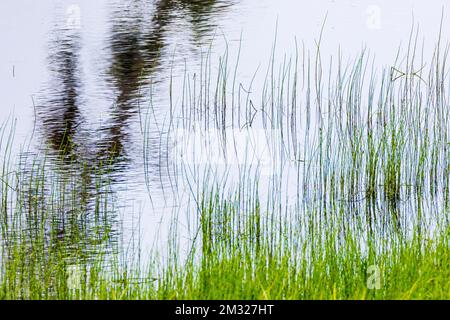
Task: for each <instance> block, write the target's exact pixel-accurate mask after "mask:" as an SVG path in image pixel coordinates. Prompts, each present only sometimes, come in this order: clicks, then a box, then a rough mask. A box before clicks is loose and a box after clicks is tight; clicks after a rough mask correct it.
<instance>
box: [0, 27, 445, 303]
mask: <svg viewBox="0 0 450 320" xmlns="http://www.w3.org/2000/svg"><path fill="white" fill-rule="evenodd" d="M417 47H418V42H417V36H416V34H415V33H414V32H413V33H412V35H411V38H410V41H409V43H408V46H407V48H406V54H404V56H402V51H401V50H399V53H398V55H397V58H396V59H395V61H394V63H393V65H392V66H387V67H385V68H382V69H381V70H379V69H377V68H376V66H375V63H374V62H373V59H372V57H371V56H370V54H369V53H368V52H367V50H363V51H362V52H361V54H360V55H359V56H358V57H357V58H356V59H355V60H353V61H350V62H348V63H344V62H343V59H342V53H341V51H339V52H338V55H337V58H333V57H331V58H330V59H329V60H328V61H325V60H324V59H323V55H322V53H321V52H320V41H319V42H318V46H317V48H316V49H315V50H314V51H313V52H307V51H306V49H305V48H304V47H302V48H299V47H298V45H297V46H296V52H295V55H294V57H291V58H289V57H287V56H284V58H283V61H282V62H281V63H280V64H279V67H277V62H276V59H275V56H276V54H275V49H276V46H275V45H274V47H273V52H272V55H271V61H270V63H269V66H268V68H267V71H266V74H265V78H263V81H262V86H260V87H258V84H257V83H256V82H257V81H256V79H258V72H256V73H255V74H254V75H253V77H252V79H251V81H250V83H249V84H248V85H247V86H245V85H244V84H243V83H240V82H238V79H237V69H238V63H239V54H238V57H237V58H236V65H235V67H234V68H232V69H231V70H230V69H229V65H230V64H231V62H230V61H231V60H232V59H231V57H230V56H229V52H228V51H227V52H226V54H225V56H224V57H221V58H220V59H219V61H218V68H217V69H214V68H213V67H212V65H213V61H212V53H211V51H210V50H208V51H207V53H206V54H205V55H206V57H205V56H203V55H202V57H203V60H202V62H201V66H200V71H199V73H194V74H193V75H192V74H190V73H189V72H188V71H187V70H186V72H185V74H184V78H183V81H182V87H181V88H179V91H178V89H177V87H176V85H175V81H174V80H173V79H172V78H171V80H170V85H169V99H168V106H169V107H168V113H169V114H168V118H164V121H162V122H160V121H159V120H158V119H157V117H156V116H155V105H154V103H155V102H154V99H153V97H152V98H151V99H150V107H149V108H148V110H141V111H140V116H141V120H142V133H143V139H144V153H143V157H144V162H145V166H144V167H145V178H146V182H147V184H148V188H149V193H151V191H150V190H151V188H152V186H151V185H150V184H151V181H154V180H151V179H149V172H148V171H149V166H150V164H149V159H150V158H151V155H150V153H151V152H158V151H159V152H160V153H162V152H165V151H167V150H169V149H171V145H170V144H171V137H173V135H174V134H175V132H176V131H177V130H178V129H181V130H182V133H183V134H184V136H186V137H188V136H189V135H190V134H192V133H193V132H194V131H195V130H198V129H199V128H200V129H201V130H202V132H203V133H205V135H206V136H208V135H209V137H212V136H213V135H214V139H215V140H214V141H215V142H216V144H215V145H208V144H203V145H197V146H196V147H197V148H201V151H202V152H203V153H204V154H207V153H208V152H207V151H208V148H212V153H215V154H219V155H220V156H222V157H223V158H224V159H225V162H224V164H221V165H220V166H219V165H218V164H217V163H214V162H208V161H206V163H200V164H199V163H195V162H189V161H187V162H186V161H178V160H179V159H177V158H175V159H170V157H164V158H163V157H162V156H160V157H159V160H160V164H162V162H163V161H166V163H165V164H164V165H161V168H162V169H161V170H165V172H164V173H163V172H160V174H161V177H162V175H163V174H164V175H167V176H168V178H169V179H170V189H171V190H166V191H167V194H168V197H170V196H173V197H174V199H175V200H177V201H178V200H179V199H178V197H179V195H178V191H179V190H180V188H181V189H182V188H184V189H186V190H188V193H189V195H190V197H191V199H192V201H191V202H189V205H186V206H180V207H182V210H183V211H184V212H182V213H186V217H187V219H188V220H190V221H193V227H192V228H190V229H189V235H188V236H189V237H188V241H187V243H186V240H185V237H182V236H181V235H180V233H179V231H180V229H179V223H180V222H182V221H181V220H182V219H183V217H182V215H181V216H180V215H179V213H180V212H179V211H176V210H179V209H174V214H173V219H172V221H171V225H170V226H169V227H170V235H169V238H168V239H167V242H166V246H165V247H166V252H157V251H154V250H150V252H149V254H148V256H149V258H148V260H142V259H141V258H139V257H140V256H139V257H135V256H131V257H130V256H128V255H127V254H126V253H124V252H123V250H121V248H123V247H124V246H126V244H121V243H120V233H121V232H122V231H121V229H120V221H119V219H118V218H117V208H116V206H115V204H116V203H115V201H120V199H118V200H117V199H114V197H110V192H109V188H108V186H109V184H108V164H107V163H105V164H104V166H101V165H98V164H95V165H93V164H73V163H70V165H72V166H73V165H75V167H76V168H77V170H73V171H70V170H64V166H65V165H67V163H65V161H64V160H63V159H59V160H58V159H56V160H55V159H54V158H51V159H48V158H47V156H46V155H38V156H30V158H27V159H25V160H23V162H21V161H19V162H18V163H17V162H15V161H14V159H13V157H12V156H11V145H12V144H13V136H14V135H13V131H14V130H13V128H10V129H8V126H7V125H5V126H3V127H2V131H1V132H2V136H1V140H0V144H1V148H2V155H3V158H2V172H1V197H0V198H1V212H0V215H1V219H0V225H1V235H0V236H1V238H0V240H1V249H2V251H1V260H0V268H1V273H0V275H1V278H0V298H3V299H432V298H433V299H449V298H450V259H449V258H450V257H449V254H450V247H449V245H450V243H449V240H450V239H449V236H450V229H449V225H448V220H449V219H448V215H449V192H450V191H449V174H450V172H449V170H450V164H449V155H450V151H449V148H450V144H449V143H450V128H449V125H448V119H449V116H450V113H449V111H450V106H449V101H450V99H449V97H448V94H449V88H450V85H449V79H448V77H447V74H448V68H447V64H446V61H447V55H448V48H449V47H448V46H446V47H443V44H442V41H441V40H439V41H438V44H437V45H436V47H435V50H434V53H433V54H432V57H431V59H430V60H427V61H429V62H428V64H427V63H425V58H424V54H423V53H422V54H420V53H419V52H418V48H417ZM240 50H241V49H239V51H240ZM422 51H423V50H422ZM400 57H402V58H400ZM419 57H420V59H419ZM422 66H427V67H422ZM214 70H216V71H214ZM277 70H278V71H277ZM325 70H327V71H328V72H325ZM418 70H419V71H418ZM150 92H151V94H152V95H153V90H150ZM176 93H179V95H181V98H180V99H179V100H178V99H176V97H177V94H176ZM176 101H181V102H180V103H179V104H177V103H176ZM177 115H181V116H180V117H177ZM155 128H156V130H157V131H158V132H159V133H160V141H159V148H160V150H156V151H155V150H152V149H151V148H152V146H153V147H154V146H155V144H154V143H153V144H152V143H151V141H150V139H151V137H150V134H149V132H150V131H151V130H155ZM255 132H256V134H258V135H260V136H263V137H264V138H265V139H266V140H265V141H266V145H267V148H268V150H269V158H270V160H271V161H270V165H269V167H264V164H263V160H264V159H258V158H257V157H256V159H255V157H252V155H251V154H250V153H247V152H243V149H241V147H240V145H239V139H240V138H241V137H242V136H244V137H246V136H247V135H249V134H252V133H255ZM230 146H231V148H230ZM246 146H247V147H248V146H249V143H247V144H246ZM63 147H64V146H62V148H63ZM248 148H249V149H246V151H248V150H250V147H248ZM195 150H197V152H198V150H199V149H194V151H195ZM243 153H244V156H245V157H244V158H245V159H244V160H243V162H238V163H237V164H231V163H227V161H228V160H230V159H232V158H233V157H239V156H242V155H243ZM55 161H56V164H55ZM50 162H51V163H52V165H49V164H50ZM58 167H59V168H63V169H62V170H59V171H58V169H55V168H58ZM267 172H269V174H267ZM160 179H161V181H162V178H160ZM161 185H162V182H161ZM169 191H170V192H169ZM150 197H151V194H150ZM180 198H181V197H180ZM144 214H145V213H144ZM143 249H144V250H145V249H146V248H143ZM145 259H147V258H145ZM374 275H379V277H375V278H374Z"/></svg>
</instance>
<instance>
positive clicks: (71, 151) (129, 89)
mask: <svg viewBox="0 0 450 320" xmlns="http://www.w3.org/2000/svg"><path fill="white" fill-rule="evenodd" d="M230 5H231V2H230V1H218V0H196V1H185V0H160V1H153V2H149V1H143V0H142V1H115V2H114V3H112V4H109V6H108V17H107V18H106V21H107V25H108V28H107V34H106V35H102V41H103V42H104V45H102V47H103V48H104V50H103V52H99V56H101V57H106V61H103V64H99V65H98V66H97V68H96V69H95V72H96V73H97V74H96V75H95V79H96V81H99V82H104V83H105V84H106V86H107V87H108V90H109V91H108V92H106V93H99V95H100V94H103V95H104V96H101V97H100V98H99V99H97V100H93V101H99V100H101V101H102V102H103V103H104V104H106V105H107V106H106V108H105V109H106V112H105V114H107V116H106V119H102V123H101V125H100V126H99V128H92V126H90V125H89V122H92V121H91V115H90V114H89V113H88V112H89V110H92V109H93V110H95V109H96V106H95V105H89V104H92V100H90V98H91V97H89V96H87V93H86V91H85V88H86V87H88V85H87V84H86V83H85V76H86V74H85V68H86V67H85V61H84V60H83V59H85V57H84V56H83V50H84V45H85V39H84V37H85V35H84V33H83V32H85V31H84V30H83V29H79V28H74V27H73V25H68V24H67V20H66V19H65V16H64V11H62V12H60V11H57V12H58V13H59V14H61V16H58V17H56V23H55V24H54V25H53V27H52V30H51V32H50V33H49V39H48V50H47V51H48V57H47V62H48V72H49V81H48V83H47V84H45V86H44V89H43V90H42V92H41V93H40V95H39V98H38V102H39V103H37V105H36V106H35V108H36V114H37V129H38V131H39V132H40V133H41V134H42V135H43V137H44V141H43V143H42V144H41V148H42V149H43V150H47V149H49V148H50V150H53V152H54V155H55V156H56V158H57V159H59V160H57V161H55V162H54V163H53V167H54V169H56V171H57V172H59V174H60V175H61V176H60V177H59V179H60V180H61V181H66V180H67V181H71V183H70V184H67V186H68V188H69V189H68V190H66V191H65V192H67V193H68V194H75V195H76V199H74V200H73V201H75V202H76V204H75V207H78V208H79V211H80V212H76V213H75V212H71V211H70V210H69V209H64V208H62V209H61V212H63V215H62V216H60V217H59V218H58V219H57V221H56V223H57V229H58V230H60V231H59V232H58V234H59V235H58V237H59V238H67V237H69V238H73V237H72V235H77V236H80V235H81V234H83V232H74V230H86V229H87V227H86V225H85V220H84V219H83V218H80V217H83V216H86V215H88V213H89V212H90V211H91V210H92V209H93V206H95V201H96V197H98V188H99V186H100V188H104V185H105V184H111V183H112V184H114V178H115V179H116V180H117V181H122V180H125V179H126V178H127V177H126V170H125V168H126V167H127V165H128V164H127V162H128V159H129V158H128V157H127V154H126V153H127V151H126V149H127V147H129V146H130V145H132V144H133V141H132V140H131V139H130V138H129V134H130V132H131V131H132V130H133V128H130V125H131V123H132V121H134V120H135V117H136V115H137V113H139V112H140V105H141V104H142V103H144V102H145V101H147V100H148V96H149V87H150V85H151V84H153V83H157V82H158V81H159V76H160V75H161V74H163V73H164V72H165V71H164V70H163V67H162V65H163V64H167V63H168V61H170V60H171V59H172V55H173V53H172V52H170V51H169V50H167V48H168V47H169V46H171V45H173V43H171V42H172V41H173V40H172V39H171V37H173V36H174V35H176V34H177V33H180V34H182V35H183V36H184V35H186V34H188V33H187V32H186V30H184V29H182V28H181V27H182V26H183V28H184V27H185V26H189V28H190V29H191V33H192V35H193V36H192V37H191V39H190V40H189V41H192V43H193V46H194V48H195V47H196V46H198V44H199V43H200V42H202V39H207V38H208V37H210V36H213V34H214V32H215V30H216V28H217V26H216V25H215V19H214V17H216V16H217V15H218V14H222V13H224V12H225V11H226V10H227V9H228V8H229V6H230ZM184 40H187V39H184ZM89 58H91V57H89ZM88 89H89V88H88ZM162 108H164V106H162ZM135 129H136V128H134V130H135ZM159 138H160V137H155V139H159ZM162 152H164V150H162V149H161V148H158V150H157V151H155V152H154V153H152V156H154V157H155V158H158V157H160V156H161V155H160V154H161V153H162ZM155 163H158V161H155ZM102 172H107V173H108V179H109V178H113V181H111V180H108V181H107V182H105V179H102V178H101V177H100V178H99V177H98V176H99V174H101V173H102ZM99 181H100V182H99ZM104 189H105V188H104ZM104 189H103V191H104ZM64 206H66V207H67V208H73V207H74V203H73V202H72V203H67V204H64V205H63V207H64ZM74 222H75V224H74ZM94 225H95V224H94ZM69 227H70V228H69ZM91 227H92V226H91ZM97 227H98V226H97ZM103 228H106V229H108V230H109V229H111V226H109V222H108V225H103ZM69 229H70V230H72V231H70V232H67V230H69ZM66 234H68V236H66ZM86 234H88V233H86ZM85 240H86V239H85ZM77 241H80V239H78V240H77ZM68 243H69V245H70V243H74V242H73V241H69V242H68Z"/></svg>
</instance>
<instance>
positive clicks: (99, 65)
mask: <svg viewBox="0 0 450 320" xmlns="http://www.w3.org/2000/svg"><path fill="white" fill-rule="evenodd" d="M445 4H446V1H444V0H442V1H440V0H433V1H413V0H401V1H387V0H386V1H379V0H370V1H366V0H364V1H352V0H332V1H328V0H323V1H314V2H311V1H299V0H277V1H273V0H194V1H187V0H159V1H158V0H154V1H151V0H96V1H87V0H78V1H74V0H71V1H66V0H40V1H32V0H14V1H12V0H3V1H1V2H0V41H1V43H2V50H0V102H1V106H0V108H1V113H0V121H1V122H2V123H3V122H4V121H6V120H7V119H11V118H16V119H17V128H16V143H15V144H14V146H15V147H16V149H17V150H15V151H16V152H17V153H20V152H21V151H20V150H18V148H19V146H20V145H22V144H23V143H24V142H26V141H31V143H30V147H29V150H27V153H31V154H33V153H37V152H38V151H43V150H47V151H48V150H49V151H48V152H49V157H50V158H52V157H56V156H57V153H58V150H59V147H60V146H61V145H65V146H66V153H65V157H66V158H67V159H69V158H70V160H71V161H67V163H62V164H61V163H59V164H58V165H59V166H62V169H63V170H69V171H70V170H74V171H77V170H79V168H78V167H71V164H70V163H71V162H72V161H75V162H76V163H88V164H89V165H92V166H94V163H98V160H99V159H109V161H111V163H110V166H111V171H112V173H111V176H112V182H111V184H112V188H113V190H114V191H115V192H116V197H117V199H119V201H118V204H119V208H120V211H121V215H122V218H123V219H124V221H125V228H126V229H127V228H135V227H136V226H137V225H139V230H140V231H139V232H140V233H141V236H142V239H143V240H142V245H143V246H144V247H145V246H147V245H150V244H152V243H153V241H154V239H155V237H156V236H157V235H159V234H160V233H162V236H164V234H165V231H161V230H162V229H164V228H160V227H161V226H164V225H165V222H164V221H165V217H167V220H169V221H170V219H171V213H172V212H173V209H174V208H179V210H180V211H181V210H182V209H183V208H184V207H185V206H187V205H189V203H191V202H192V201H193V200H192V199H191V191H192V187H193V186H192V185H190V184H186V183H183V181H181V182H179V181H178V182H177V183H176V186H175V187H174V185H175V183H174V181H176V179H177V177H176V175H177V173H176V172H174V170H173V166H172V165H171V163H172V162H176V160H177V159H171V153H170V150H169V149H170V146H169V145H168V144H167V143H166V142H165V140H166V132H165V130H164V129H163V128H164V125H167V123H168V122H170V121H169V119H171V118H177V117H182V116H183V114H181V113H180V112H182V111H173V110H172V108H171V106H172V104H171V101H173V104H176V103H177V104H180V103H181V104H182V102H181V101H183V99H186V97H184V98H183V93H185V90H184V89H183V88H184V87H185V86H186V70H188V72H191V75H192V74H194V73H195V72H196V70H200V69H201V68H202V67H204V62H205V59H208V57H209V59H210V61H211V65H212V73H213V74H214V72H217V69H218V67H219V57H220V56H223V55H224V54H226V52H228V54H229V60H230V63H229V64H230V66H231V67H230V69H231V70H232V69H233V68H234V67H233V66H234V65H235V63H236V61H237V53H238V52H239V50H240V58H239V68H238V71H237V73H236V74H237V75H236V77H237V78H238V79H239V80H238V81H239V83H247V84H248V83H249V82H250V81H251V80H252V78H253V76H254V73H255V71H256V70H258V68H259V67H260V66H262V67H261V68H262V69H264V70H265V68H266V65H267V64H268V63H269V62H270V59H271V50H272V46H273V43H274V40H275V32H276V33H277V36H276V41H277V44H276V47H277V59H278V61H280V63H282V61H283V57H284V54H285V53H286V54H288V55H291V54H293V53H295V48H296V47H295V41H297V43H300V44H302V46H304V47H305V48H309V49H310V50H314V48H315V41H316V40H317V39H318V38H319V35H320V31H321V28H322V26H323V28H324V29H323V39H322V44H321V47H322V49H321V51H322V55H323V56H324V57H329V56H332V55H333V54H336V52H338V50H339V48H341V50H342V53H343V56H344V59H343V60H345V59H348V58H354V57H356V55H357V54H358V53H359V52H360V50H361V48H363V47H366V48H367V50H368V51H369V52H371V53H372V54H373V56H374V57H376V65H377V66H380V67H382V66H386V65H387V66H389V65H390V64H391V63H392V61H393V60H394V59H395V56H396V53H397V50H398V47H399V45H400V44H401V43H405V42H407V41H408V38H409V34H410V30H411V26H412V25H413V23H418V24H419V26H420V31H419V34H420V37H421V38H423V39H425V48H427V46H426V44H427V43H428V44H430V46H431V45H434V43H435V41H436V39H437V37H438V33H439V21H440V19H441V14H442V10H444V16H447V20H445V22H444V26H449V21H448V19H449V18H448V16H449V14H450V11H449V10H450V9H447V8H445V7H444V5H445ZM443 29H444V33H448V29H449V28H445V27H444V28H443ZM443 37H444V38H446V35H444V36H443ZM239 48H241V49H239ZM227 50H228V51H227ZM222 61H223V60H222ZM255 79H256V80H255V88H256V89H255V92H257V88H258V87H259V86H260V84H261V82H263V81H264V71H261V72H260V74H259V76H257V77H255ZM171 87H172V88H173V95H170V94H169V91H170V90H169V88H171ZM246 88H247V87H246ZM194 104H195V103H194ZM177 110H179V109H177ZM181 110H183V109H181ZM173 112H175V113H177V114H175V113H173ZM144 127H145V128H144ZM193 152H194V153H201V152H203V150H199V149H195V148H194V150H193ZM193 175H195V173H194V174H193ZM183 177H184V176H183ZM80 179H82V178H80ZM182 179H184V178H182ZM194 180H195V179H194ZM197 182H198V181H197ZM194 188H195V186H194ZM186 228H188V227H187V226H186Z"/></svg>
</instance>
